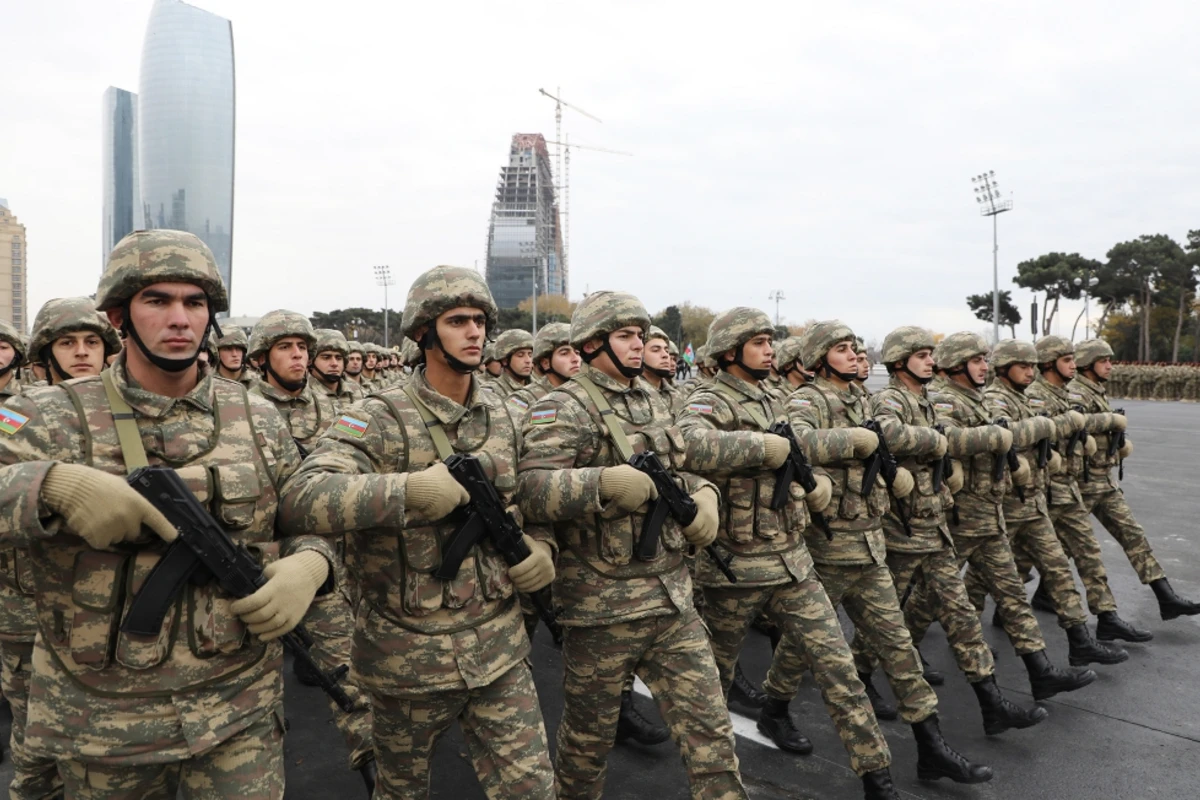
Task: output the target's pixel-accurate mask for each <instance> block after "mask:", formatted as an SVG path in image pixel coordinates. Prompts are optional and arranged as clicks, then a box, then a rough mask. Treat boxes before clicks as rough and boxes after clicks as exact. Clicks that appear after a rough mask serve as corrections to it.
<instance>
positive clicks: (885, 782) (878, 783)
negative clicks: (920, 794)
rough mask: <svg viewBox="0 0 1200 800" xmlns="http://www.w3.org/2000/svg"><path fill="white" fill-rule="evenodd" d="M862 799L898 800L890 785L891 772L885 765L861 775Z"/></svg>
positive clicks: (893, 787) (892, 786) (898, 797)
mask: <svg viewBox="0 0 1200 800" xmlns="http://www.w3.org/2000/svg"><path fill="white" fill-rule="evenodd" d="M862 782H863V798H864V800H900V795H899V794H897V793H896V787H895V786H894V785H892V773H891V772H889V771H888V768H887V767H884V768H883V769H877V770H872V771H871V772H868V773H866V774H865V775H863V776H862Z"/></svg>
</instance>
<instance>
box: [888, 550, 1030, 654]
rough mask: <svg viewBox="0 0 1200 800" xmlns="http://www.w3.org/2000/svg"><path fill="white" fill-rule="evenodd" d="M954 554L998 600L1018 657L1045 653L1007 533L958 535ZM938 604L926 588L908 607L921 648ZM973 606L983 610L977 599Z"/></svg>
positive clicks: (910, 623) (917, 591) (918, 589)
mask: <svg viewBox="0 0 1200 800" xmlns="http://www.w3.org/2000/svg"><path fill="white" fill-rule="evenodd" d="M954 550H955V552H956V553H957V554H958V564H959V567H960V568H961V567H962V565H963V564H967V565H969V566H968V575H971V574H974V575H975V576H976V579H977V580H979V581H982V583H983V585H984V587H985V588H986V590H987V592H988V594H990V595H991V596H992V597H993V598H994V599H995V601H996V607H997V608H998V609H999V611H1000V620H1001V621H1002V622H1003V623H1004V632H1005V633H1007V634H1008V640H1009V641H1010V642H1011V643H1012V646H1013V649H1014V650H1015V651H1016V652H1017V654H1018V655H1026V654H1028V653H1036V652H1038V651H1039V650H1045V649H1046V640H1045V639H1043V638H1042V629H1041V628H1040V627H1039V626H1038V621H1037V617H1035V616H1034V615H1033V610H1032V609H1031V608H1030V607H1029V598H1028V597H1026V596H1025V583H1024V581H1022V580H1021V576H1020V574H1019V573H1018V572H1017V565H1016V562H1015V561H1014V560H1013V551H1012V547H1011V546H1010V545H1009V543H1008V536H1007V535H1005V534H1003V533H996V534H992V535H989V536H961V535H956V536H955V537H954ZM968 594H969V592H968ZM935 602H936V601H935V598H934V597H933V596H932V595H931V594H930V592H929V591H928V590H927V589H926V587H924V586H920V585H918V586H917V587H916V589H914V590H913V593H912V597H910V598H909V599H908V603H906V604H905V606H904V616H905V619H906V620H907V621H908V628H909V630H910V631H912V635H913V641H914V642H916V643H917V644H920V643H921V640H922V639H924V638H925V632H926V631H927V630H929V626H930V625H932V624H933V620H934V618H935V609H934V603H935ZM972 605H974V606H975V608H976V609H978V608H979V606H978V604H976V603H975V602H974V600H973V599H972Z"/></svg>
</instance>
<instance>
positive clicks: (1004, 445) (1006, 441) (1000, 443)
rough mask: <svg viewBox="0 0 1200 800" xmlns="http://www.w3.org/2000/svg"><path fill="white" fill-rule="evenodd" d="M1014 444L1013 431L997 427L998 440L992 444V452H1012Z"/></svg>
mask: <svg viewBox="0 0 1200 800" xmlns="http://www.w3.org/2000/svg"><path fill="white" fill-rule="evenodd" d="M1012 443H1013V435H1012V431H1010V430H1009V429H1008V428H1001V427H1000V426H999V425H997V426H996V439H995V441H994V442H993V443H992V452H993V453H1007V452H1008V451H1009V450H1012Z"/></svg>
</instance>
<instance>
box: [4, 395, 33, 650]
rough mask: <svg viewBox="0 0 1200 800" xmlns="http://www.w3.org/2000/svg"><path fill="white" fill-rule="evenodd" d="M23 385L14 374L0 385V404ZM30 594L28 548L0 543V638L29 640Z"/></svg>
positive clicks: (31, 607)
mask: <svg viewBox="0 0 1200 800" xmlns="http://www.w3.org/2000/svg"><path fill="white" fill-rule="evenodd" d="M23 388H24V387H22V385H21V382H20V381H19V380H17V377H16V376H15V375H14V376H13V377H12V378H10V379H9V381H8V384H7V385H6V386H5V387H4V388H3V389H0V404H4V403H7V402H8V401H9V399H10V398H12V397H15V396H16V395H19V394H20V393H21V392H22V390H23ZM33 595H34V589H33V573H32V572H31V571H30V568H29V551H28V550H26V549H25V548H23V547H7V546H4V547H0V641H5V642H29V643H32V642H33V639H34V637H35V636H36V635H37V607H36V606H35V605H34V603H33Z"/></svg>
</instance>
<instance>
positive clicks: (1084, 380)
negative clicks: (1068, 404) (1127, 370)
mask: <svg viewBox="0 0 1200 800" xmlns="http://www.w3.org/2000/svg"><path fill="white" fill-rule="evenodd" d="M1075 380H1077V381H1079V384H1080V385H1081V386H1084V387H1086V388H1087V389H1089V390H1090V391H1093V392H1095V393H1096V394H1098V395H1104V394H1105V393H1106V392H1105V390H1104V384H1102V383H1100V382H1099V381H1094V380H1092V379H1091V378H1089V377H1087V376H1086V375H1084V374H1083V373H1082V372H1077V373H1075Z"/></svg>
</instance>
